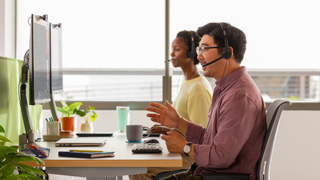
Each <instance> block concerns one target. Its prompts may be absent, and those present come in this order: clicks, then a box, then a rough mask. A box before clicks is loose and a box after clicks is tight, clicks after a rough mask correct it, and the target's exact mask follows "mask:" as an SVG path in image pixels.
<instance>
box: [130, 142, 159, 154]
mask: <svg viewBox="0 0 320 180" xmlns="http://www.w3.org/2000/svg"><path fill="white" fill-rule="evenodd" d="M132 152H133V153H161V152H162V147H161V146H160V143H139V144H134V145H133V148H132Z"/></svg>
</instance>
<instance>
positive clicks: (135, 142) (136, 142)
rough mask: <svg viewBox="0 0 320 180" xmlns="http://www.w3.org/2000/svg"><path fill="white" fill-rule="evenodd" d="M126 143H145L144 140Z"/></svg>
mask: <svg viewBox="0 0 320 180" xmlns="http://www.w3.org/2000/svg"><path fill="white" fill-rule="evenodd" d="M126 143H143V141H126Z"/></svg>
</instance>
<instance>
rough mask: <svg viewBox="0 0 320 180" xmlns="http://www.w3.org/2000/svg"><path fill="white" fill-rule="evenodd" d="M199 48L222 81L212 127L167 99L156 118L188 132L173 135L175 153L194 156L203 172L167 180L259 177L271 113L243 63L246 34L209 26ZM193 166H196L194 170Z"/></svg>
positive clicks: (169, 139)
mask: <svg viewBox="0 0 320 180" xmlns="http://www.w3.org/2000/svg"><path fill="white" fill-rule="evenodd" d="M197 32H198V34H199V35H200V37H202V38H201V41H200V43H199V47H198V48H197V54H198V59H199V60H200V63H201V65H202V66H203V68H202V69H203V72H204V75H205V76H207V77H213V78H215V79H216V84H217V86H216V87H215V89H214V93H213V96H212V104H211V106H210V109H209V115H208V126H207V128H206V129H205V128H203V127H202V126H199V125H197V124H195V123H192V122H189V121H187V120H185V119H183V118H182V117H180V115H179V114H178V113H177V111H176V110H175V109H174V108H173V107H172V106H171V105H170V104H169V103H168V102H167V101H166V107H165V106H162V105H160V104H157V103H150V105H151V106H153V107H147V108H146V110H148V111H151V112H154V113H149V114H147V116H148V117H151V120H152V121H154V122H157V123H160V124H161V125H164V126H168V127H173V128H176V129H178V130H179V131H180V132H182V133H183V134H184V135H185V136H186V137H185V138H183V136H181V135H180V134H179V133H177V132H175V131H170V132H167V135H163V136H162V139H164V140H165V141H166V144H167V148H168V150H169V152H175V153H184V154H185V155H186V156H189V157H191V158H194V159H195V161H196V165H197V168H196V169H190V170H189V171H186V172H182V173H179V174H176V175H174V176H169V177H168V178H166V179H177V178H178V179H181V178H183V177H185V178H191V176H192V178H195V179H197V178H199V179H201V178H200V176H194V175H199V174H200V173H206V174H208V173H209V174H214V173H217V172H233V173H249V174H252V178H251V179H252V180H255V179H256V173H255V170H256V164H257V161H258V159H259V157H260V153H261V147H262V143H263V139H264V136H265V132H266V110H265V104H264V101H263V99H262V96H261V93H260V91H259V89H258V88H257V86H256V85H255V83H254V81H253V80H252V79H251V77H250V76H249V74H248V73H247V72H246V68H245V67H242V66H241V65H240V63H241V62H242V60H243V56H244V53H245V51H246V36H245V34H244V33H243V32H242V31H241V30H240V29H238V28H236V27H233V26H231V25H230V24H227V23H209V24H207V25H205V26H203V27H199V28H198V31H197ZM192 167H193V168H194V167H196V166H192Z"/></svg>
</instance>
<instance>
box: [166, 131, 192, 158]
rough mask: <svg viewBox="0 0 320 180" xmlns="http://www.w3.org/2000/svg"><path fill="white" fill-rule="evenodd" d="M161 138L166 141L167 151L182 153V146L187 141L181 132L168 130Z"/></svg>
mask: <svg viewBox="0 0 320 180" xmlns="http://www.w3.org/2000/svg"><path fill="white" fill-rule="evenodd" d="M161 139H163V140H165V141H166V145H167V148H168V151H169V152H172V153H182V154H183V147H184V145H186V144H187V141H186V140H185V138H184V137H183V136H181V134H179V133H178V132H175V131H168V132H167V135H162V136H161Z"/></svg>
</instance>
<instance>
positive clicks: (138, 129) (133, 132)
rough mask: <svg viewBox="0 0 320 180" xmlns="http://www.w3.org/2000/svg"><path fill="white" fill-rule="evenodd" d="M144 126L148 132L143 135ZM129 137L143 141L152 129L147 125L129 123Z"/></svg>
mask: <svg viewBox="0 0 320 180" xmlns="http://www.w3.org/2000/svg"><path fill="white" fill-rule="evenodd" d="M143 128H145V129H147V131H148V134H147V135H145V136H143ZM126 134H127V139H128V141H141V139H142V138H143V137H149V136H150V130H149V128H148V127H146V126H142V125H134V124H132V125H127V129H126Z"/></svg>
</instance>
